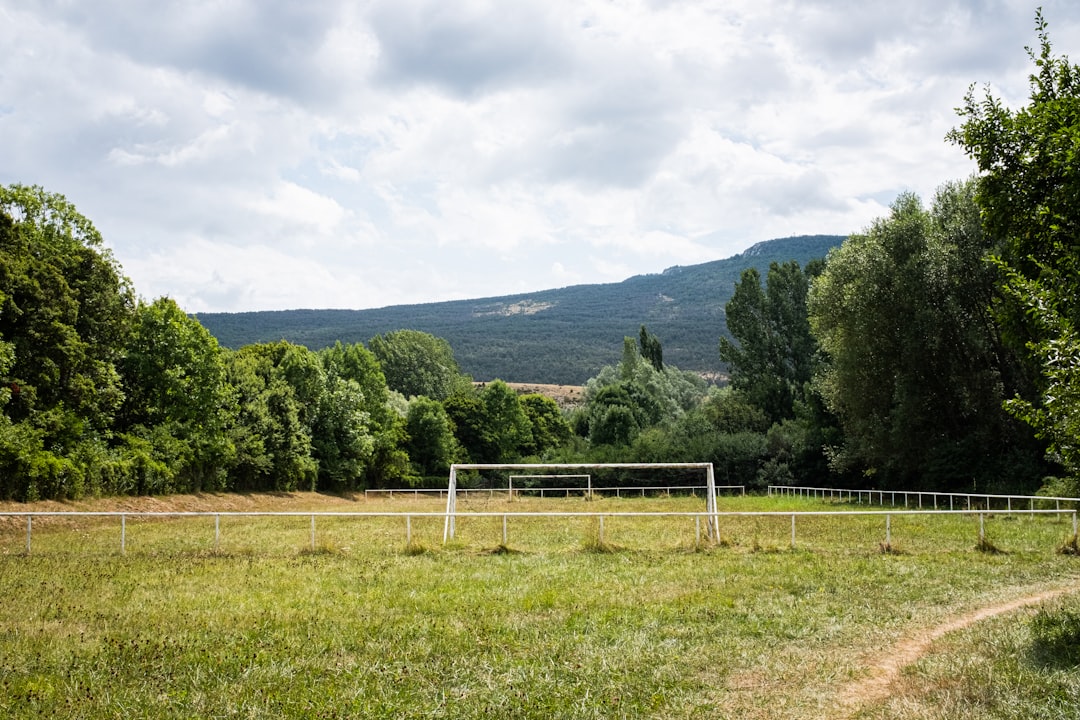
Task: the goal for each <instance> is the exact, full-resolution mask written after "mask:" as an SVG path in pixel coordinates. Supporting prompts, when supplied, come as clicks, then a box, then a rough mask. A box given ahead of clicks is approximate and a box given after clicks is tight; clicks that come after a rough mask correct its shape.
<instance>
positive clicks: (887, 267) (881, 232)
mask: <svg viewBox="0 0 1080 720" xmlns="http://www.w3.org/2000/svg"><path fill="white" fill-rule="evenodd" d="M973 195H974V185H973V183H971V182H966V183H954V184H949V185H945V186H944V187H942V189H941V190H939V192H938V194H937V196H936V197H935V200H934V204H933V206H932V207H931V209H930V210H929V211H927V210H925V209H924V208H923V207H922V204H921V203H920V201H919V199H918V198H917V197H916V196H914V195H912V194H902V195H901V196H900V197H898V198H897V200H896V201H895V202H894V203H893V206H892V212H891V214H890V215H889V217H887V218H884V219H880V220H877V221H875V222H874V223H873V224H872V225H871V227H870V228H869V229H868V230H867V231H865V232H864V233H861V234H857V235H852V236H851V237H850V238H848V240H847V241H846V242H845V243H844V244H843V245H842V246H841V247H840V248H838V249H836V250H834V251H833V252H832V253H830V255H829V258H828V262H827V266H826V269H825V271H824V273H823V274H822V275H821V276H820V277H818V278H817V280H816V281H815V282H814V284H813V287H812V289H811V292H810V296H809V300H810V304H809V308H810V322H811V325H812V327H813V330H814V333H815V335H816V337H817V338H818V341H819V342H820V343H821V347H822V348H823V350H824V351H825V353H826V355H827V357H828V359H829V362H828V364H827V365H826V366H825V367H824V368H823V370H822V372H821V374H820V375H819V377H818V380H817V387H818V389H819V390H820V392H821V395H822V397H823V398H824V400H825V402H826V404H827V406H828V407H829V409H830V410H831V411H832V412H834V413H835V414H836V416H837V417H838V418H839V420H840V423H841V425H842V427H843V430H844V438H845V439H844V444H843V446H842V448H840V449H838V452H837V454H836V455H835V460H836V465H837V466H838V467H841V468H857V469H860V470H862V471H863V472H866V473H871V474H874V475H876V477H877V480H876V482H877V483H879V484H881V485H884V486H893V487H898V486H903V487H928V488H934V489H942V490H944V489H958V488H961V487H967V488H971V487H972V485H973V484H974V485H975V486H976V487H979V488H983V489H987V488H997V487H1000V486H999V485H996V483H1000V482H1001V480H1000V478H1001V477H1011V478H1012V479H1013V480H1014V481H1015V482H1016V483H1017V484H1018V485H1020V486H1027V487H1030V484H1031V483H1032V481H1033V480H1032V477H1031V475H1032V474H1036V475H1037V474H1038V473H1039V471H1040V470H1041V468H1039V467H1038V462H1037V454H1036V455H1035V456H1034V458H1033V457H1032V454H1033V453H1037V450H1036V449H1035V448H1033V447H1031V444H1030V433H1024V432H1018V431H1019V430H1020V429H1019V428H1018V427H1017V426H1016V424H1015V423H1011V422H1010V421H1009V419H1008V417H1007V416H1006V415H1005V414H1004V413H1003V412H1002V410H1001V403H1002V400H1003V391H1004V388H1005V381H1006V378H1007V377H1009V376H1010V375H1011V374H1012V372H1011V370H1010V369H1009V368H1007V367H1006V365H1007V364H1008V362H1009V360H1008V355H1007V353H1005V352H1003V348H1002V344H1001V339H1000V337H999V335H998V331H997V327H996V326H995V324H994V322H993V318H992V317H991V315H990V313H989V311H988V308H989V299H990V298H991V297H992V295H993V292H994V287H995V276H994V273H993V270H992V268H990V267H989V266H988V265H987V264H986V263H984V262H983V261H982V256H983V255H984V254H985V252H986V251H987V250H988V249H989V247H990V241H989V239H988V238H987V237H986V236H985V235H984V234H983V233H982V232H981V230H980V219H979V213H978V208H977V207H976V205H975V203H974V197H973ZM1032 460H1034V462H1032ZM1015 489H1019V488H1015Z"/></svg>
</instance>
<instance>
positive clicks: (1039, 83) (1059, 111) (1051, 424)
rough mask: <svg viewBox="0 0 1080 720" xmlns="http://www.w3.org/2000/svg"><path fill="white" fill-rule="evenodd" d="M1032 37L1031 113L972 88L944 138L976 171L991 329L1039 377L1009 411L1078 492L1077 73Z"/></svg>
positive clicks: (1014, 396) (1043, 36)
mask: <svg viewBox="0 0 1080 720" xmlns="http://www.w3.org/2000/svg"><path fill="white" fill-rule="evenodd" d="M1036 31H1037V34H1038V38H1039V45H1038V48H1037V49H1035V48H1028V55H1029V56H1030V58H1031V60H1032V62H1033V64H1034V65H1035V71H1034V72H1033V73H1032V75H1031V76H1030V101H1029V103H1028V104H1027V105H1026V106H1024V107H1021V108H1018V109H1015V110H1013V109H1009V108H1007V107H1005V105H1004V104H1003V103H1002V102H1001V101H1000V100H999V99H998V98H995V97H994V96H993V95H992V94H991V93H990V92H989V91H987V92H986V93H985V96H984V97H983V98H982V99H979V98H977V97H976V94H975V91H974V88H972V89H970V90H969V91H968V94H967V96H966V98H965V102H964V106H963V107H962V108H961V109H960V115H961V117H962V118H963V122H962V124H961V125H960V127H958V128H956V129H955V130H953V132H952V133H950V136H949V137H950V139H951V140H952V141H953V142H955V143H957V144H958V145H960V146H961V147H963V148H964V150H965V151H967V153H968V154H969V155H970V156H971V157H972V158H974V159H975V160H976V162H977V163H978V168H979V176H978V195H977V202H978V205H979V207H980V209H981V210H982V214H983V222H984V227H985V229H986V232H987V233H988V234H990V235H992V236H994V237H996V238H999V239H1000V240H1001V246H1000V248H999V249H998V262H997V267H998V268H999V269H1000V270H1001V276H1000V277H1001V278H1002V283H1003V285H1004V286H1005V293H1004V298H1003V300H1002V302H1001V303H999V305H998V308H997V310H998V319H999V321H1000V323H1001V324H1002V326H1003V327H1004V328H1005V334H1006V338H1007V339H1008V340H1009V341H1010V343H1011V344H1012V347H1014V348H1022V349H1026V351H1027V353H1028V357H1029V359H1030V360H1031V361H1032V362H1033V364H1034V367H1035V368H1036V372H1037V379H1036V382H1035V383H1034V388H1028V387H1023V386H1021V387H1019V388H1017V389H1016V391H1015V392H1013V393H1011V399H1010V401H1009V404H1008V407H1009V409H1010V410H1011V411H1012V412H1014V413H1015V414H1016V416H1017V417H1019V418H1021V419H1023V420H1024V421H1026V422H1028V423H1029V424H1030V425H1031V426H1032V427H1033V428H1034V429H1035V430H1036V432H1037V433H1038V435H1039V437H1040V438H1042V439H1044V440H1046V441H1047V442H1049V444H1050V447H1051V450H1052V451H1053V452H1054V453H1055V455H1056V457H1057V459H1059V460H1060V461H1061V462H1062V463H1063V464H1064V466H1065V468H1066V470H1067V471H1068V473H1069V474H1070V475H1071V476H1072V477H1073V478H1074V481H1073V485H1074V487H1075V488H1077V489H1078V490H1080V457H1078V455H1077V452H1076V450H1075V447H1076V442H1077V440H1076V437H1077V436H1076V428H1077V427H1080V394H1078V393H1077V391H1076V387H1077V386H1078V385H1080V379H1078V375H1080V366H1078V365H1077V364H1076V363H1075V359H1076V358H1077V357H1080V346H1078V345H1077V336H1076V332H1075V328H1076V327H1077V324H1078V323H1080V154H1078V152H1077V148H1080V67H1078V66H1076V65H1073V64H1072V63H1070V62H1069V59H1068V58H1067V57H1065V56H1057V55H1055V54H1054V52H1053V48H1052V46H1051V43H1050V37H1049V33H1048V31H1047V23H1046V21H1045V20H1044V18H1043V16H1042V12H1041V11H1040V12H1038V13H1037V14H1036Z"/></svg>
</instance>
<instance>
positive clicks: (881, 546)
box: [878, 542, 904, 555]
mask: <svg viewBox="0 0 1080 720" xmlns="http://www.w3.org/2000/svg"><path fill="white" fill-rule="evenodd" d="M878 552H879V553H881V554H882V555H903V554H904V551H903V550H901V549H900V546H899V545H897V544H896V543H893V542H879V543H878Z"/></svg>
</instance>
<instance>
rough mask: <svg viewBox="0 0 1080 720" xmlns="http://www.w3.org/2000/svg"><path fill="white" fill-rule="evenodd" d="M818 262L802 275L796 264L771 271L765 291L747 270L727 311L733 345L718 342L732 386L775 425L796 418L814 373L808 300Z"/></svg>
mask: <svg viewBox="0 0 1080 720" xmlns="http://www.w3.org/2000/svg"><path fill="white" fill-rule="evenodd" d="M822 267H823V265H822V264H821V263H820V262H811V263H808V264H807V266H806V269H805V270H802V269H800V268H799V264H798V263H797V262H795V261H791V262H787V263H783V264H778V263H772V264H771V265H770V266H769V273H768V275H767V277H766V281H765V282H766V286H765V288H762V286H761V275H760V274H759V273H758V271H757V270H756V269H754V268H749V269H747V270H745V271H744V272H743V274H742V277H741V278H740V279H739V282H738V283H737V284H736V285H735V292H734V293H733V294H732V297H731V300H730V301H728V304H727V305H726V307H725V314H726V316H727V326H728V332H730V333H731V335H732V337H733V338H735V340H736V341H737V342H732V341H731V340H728V339H727V338H722V339H721V340H720V359H721V360H723V361H724V362H726V363H727V364H728V370H729V372H730V375H731V384H732V386H733V387H734V388H736V389H737V390H739V391H740V392H742V393H743V394H744V395H745V397H746V398H747V399H748V400H749V401H750V402H752V403H754V404H755V405H757V406H758V407H760V408H761V409H762V410H764V411H765V412H766V414H767V415H768V416H769V418H770V420H772V421H773V422H779V421H781V420H784V419H787V418H791V417H794V415H795V406H796V404H797V403H800V402H803V401H804V400H805V397H806V393H807V390H808V387H809V383H810V380H811V378H812V377H813V373H814V361H815V358H816V353H817V344H816V342H815V340H814V338H813V336H812V335H811V333H810V323H809V321H808V320H807V314H806V296H807V291H808V289H809V286H810V280H811V279H812V278H813V277H815V276H816V275H817V274H819V273H820V272H821V269H822Z"/></svg>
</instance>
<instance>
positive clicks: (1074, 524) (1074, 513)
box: [26, 510, 1076, 552]
mask: <svg viewBox="0 0 1080 720" xmlns="http://www.w3.org/2000/svg"><path fill="white" fill-rule="evenodd" d="M1073 537H1076V511H1075V510H1073ZM26 543H27V546H26V551H27V552H30V538H29V537H27V539H26Z"/></svg>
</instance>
